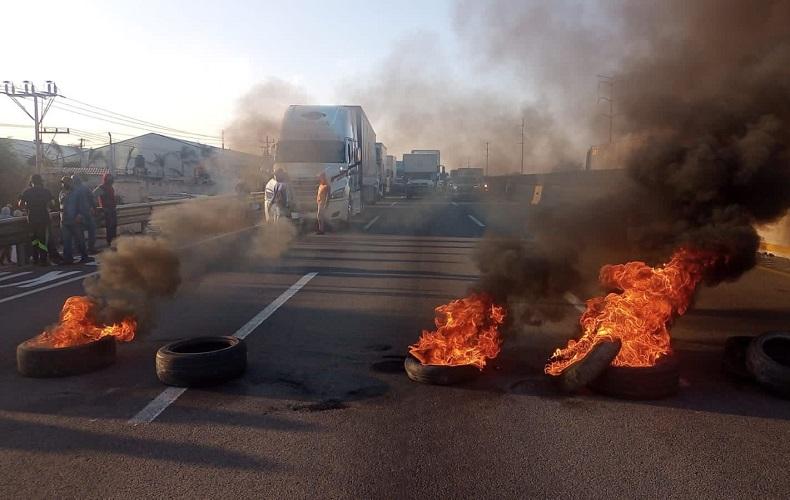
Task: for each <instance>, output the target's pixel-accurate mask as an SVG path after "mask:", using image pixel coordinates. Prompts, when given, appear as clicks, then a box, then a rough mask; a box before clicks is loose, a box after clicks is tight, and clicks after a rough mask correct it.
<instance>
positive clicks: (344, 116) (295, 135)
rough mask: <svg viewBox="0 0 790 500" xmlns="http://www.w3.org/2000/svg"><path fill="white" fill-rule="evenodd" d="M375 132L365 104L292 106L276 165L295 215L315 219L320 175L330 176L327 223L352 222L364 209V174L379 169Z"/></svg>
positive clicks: (285, 120)
mask: <svg viewBox="0 0 790 500" xmlns="http://www.w3.org/2000/svg"><path fill="white" fill-rule="evenodd" d="M375 148H376V133H375V131H374V130H373V127H372V126H371V125H370V122H369V121H368V118H367V116H366V115H365V112H364V111H363V110H362V107H361V106H301V105H293V106H289V107H288V109H287V110H286V112H285V116H284V117H283V124H282V127H281V133H280V140H279V142H278V143H277V149H276V152H275V159H274V169H275V170H277V169H280V168H281V169H283V170H284V171H285V172H286V174H287V175H288V178H289V183H290V185H291V188H292V191H293V194H294V198H295V199H294V200H291V207H290V209H291V217H292V218H293V219H294V220H296V221H297V222H298V223H300V224H302V225H306V223H308V222H309V221H314V220H315V219H316V192H317V190H318V176H319V174H321V173H324V174H325V175H326V177H327V180H329V184H330V190H329V193H330V194H329V206H328V209H327V214H328V217H329V222H330V223H332V222H338V221H342V222H346V223H348V222H349V220H350V219H351V217H352V216H354V215H356V214H359V213H360V212H361V211H362V208H363V199H362V186H363V177H364V173H365V172H374V171H375V170H376V154H375Z"/></svg>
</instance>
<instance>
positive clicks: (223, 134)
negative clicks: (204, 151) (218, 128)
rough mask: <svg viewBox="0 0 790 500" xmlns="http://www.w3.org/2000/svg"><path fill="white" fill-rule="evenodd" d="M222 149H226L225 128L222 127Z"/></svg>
mask: <svg viewBox="0 0 790 500" xmlns="http://www.w3.org/2000/svg"><path fill="white" fill-rule="evenodd" d="M222 149H225V129H224V128H223V129H222Z"/></svg>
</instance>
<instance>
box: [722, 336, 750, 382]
mask: <svg viewBox="0 0 790 500" xmlns="http://www.w3.org/2000/svg"><path fill="white" fill-rule="evenodd" d="M753 339H754V337H752V336H746V335H738V336H735V337H729V338H727V340H726V341H725V342H724V353H723V354H722V358H721V369H722V370H723V371H724V373H726V374H727V375H729V376H730V377H732V378H734V379H736V380H753V379H754V377H752V374H751V373H750V372H749V369H748V368H747V367H746V352H747V350H748V349H749V344H751V343H752V340H753Z"/></svg>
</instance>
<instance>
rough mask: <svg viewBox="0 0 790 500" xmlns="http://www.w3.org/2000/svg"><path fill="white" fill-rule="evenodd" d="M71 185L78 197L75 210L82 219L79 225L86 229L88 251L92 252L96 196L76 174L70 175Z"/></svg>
mask: <svg viewBox="0 0 790 500" xmlns="http://www.w3.org/2000/svg"><path fill="white" fill-rule="evenodd" d="M71 186H72V189H73V190H74V192H75V193H76V195H77V199H78V202H77V203H78V208H77V210H78V212H79V215H80V216H81V219H82V223H81V224H80V225H81V227H82V230H83V231H88V253H89V254H94V253H96V220H95V219H94V217H93V213H94V212H95V211H96V198H94V197H93V192H91V190H90V189H89V188H88V186H86V185H85V184H83V183H82V179H80V177H79V176H78V175H77V174H74V175H72V176H71Z"/></svg>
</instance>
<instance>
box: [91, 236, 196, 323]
mask: <svg viewBox="0 0 790 500" xmlns="http://www.w3.org/2000/svg"><path fill="white" fill-rule="evenodd" d="M100 262H101V266H100V267H99V274H98V275H95V276H91V277H89V278H86V279H85V281H84V282H83V287H84V288H85V292H86V293H87V295H88V296H89V297H90V298H91V299H92V300H93V302H94V303H95V304H96V305H97V308H96V309H95V310H94V314H95V315H96V319H97V320H98V322H99V323H100V324H113V323H118V322H120V320H121V319H123V318H126V317H129V316H133V317H135V318H136V319H137V321H138V324H139V325H140V330H141V331H143V332H145V331H146V330H147V329H148V328H149V327H150V326H151V324H152V321H153V319H154V312H155V311H154V304H155V303H156V299H160V298H164V297H171V296H173V295H174V294H175V293H176V291H177V290H178V287H179V285H180V284H181V273H180V261H179V258H178V254H177V253H176V251H175V249H174V248H173V246H172V244H171V243H170V242H168V241H166V240H164V239H159V238H153V237H150V236H122V237H120V238H118V239H117V240H116V242H115V249H114V250H107V251H104V252H102V253H101V256H100Z"/></svg>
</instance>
